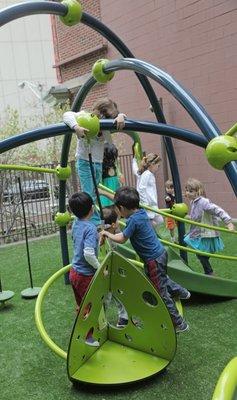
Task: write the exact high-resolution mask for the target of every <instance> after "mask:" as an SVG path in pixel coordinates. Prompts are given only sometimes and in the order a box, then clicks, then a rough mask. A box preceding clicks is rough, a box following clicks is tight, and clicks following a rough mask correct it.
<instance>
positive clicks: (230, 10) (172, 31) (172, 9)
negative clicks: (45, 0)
mask: <svg viewBox="0 0 237 400" xmlns="http://www.w3.org/2000/svg"><path fill="white" fill-rule="evenodd" d="M81 4H82V6H83V10H84V11H85V12H87V13H89V14H91V15H93V16H94V17H96V18H98V19H100V20H101V21H102V22H103V23H104V24H105V25H106V26H108V27H109V28H110V29H112V31H113V32H115V33H116V34H117V35H118V36H119V37H120V38H121V40H123V41H124V43H125V44H126V45H127V47H128V48H129V49H130V50H131V51H132V52H133V54H134V55H135V56H136V58H138V59H143V60H145V61H147V62H149V63H152V64H154V65H156V66H159V68H161V69H163V70H165V71H166V72H168V73H169V74H170V75H172V76H173V77H174V78H175V79H176V80H177V81H179V82H181V83H182V85H183V86H184V87H185V88H187V89H188V90H189V91H191V93H192V94H193V96H195V97H196V98H197V99H198V100H199V101H200V103H201V104H202V105H203V106H204V107H205V109H206V111H207V112H208V113H209V114H210V115H211V117H212V118H213V119H214V121H215V122H216V123H217V125H218V126H219V127H220V129H221V131H223V132H224V131H226V130H227V129H228V128H229V127H230V126H231V125H233V124H234V123H235V122H236V108H237V90H236V89H237V79H236V76H237V25H236V20H237V4H236V1H235V0H206V1H203V0H198V1H193V0H145V1H144V0H143V1H140V0H137V1H136V2H135V1H127V0H119V1H112V0H110V1H108V0H94V1H92V0H82V1H81ZM51 19H52V30H53V38H54V49H55V68H56V71H57V77H58V82H59V84H63V85H64V86H67V87H68V88H69V89H70V90H71V91H77V90H78V88H79V86H80V85H81V84H83V83H84V82H85V81H86V79H87V78H88V76H89V74H90V72H91V67H92V65H93V63H94V62H95V61H96V60H97V59H99V58H104V57H105V58H109V59H116V58H119V57H121V56H120V54H118V52H117V50H116V49H114V47H113V46H112V45H111V44H110V43H109V42H107V41H106V40H105V39H104V38H103V37H102V36H101V35H100V34H98V33H97V32H95V31H94V30H92V29H91V28H89V27H87V26H85V25H83V24H79V25H77V26H74V27H71V28H70V27H67V26H64V25H63V24H62V23H61V22H60V20H59V19H58V18H57V17H55V16H52V17H51ZM152 85H153V87H154V89H155V91H156V94H157V96H158V97H159V98H162V102H163V109H164V114H165V117H166V119H167V123H170V124H173V125H176V126H179V127H184V128H187V129H192V130H193V131H195V132H199V129H198V128H197V126H196V125H195V123H194V122H193V121H192V120H191V118H190V117H189V115H188V114H187V113H186V111H185V110H184V109H183V108H182V107H181V105H180V104H179V103H178V102H177V101H176V100H175V99H174V98H173V97H171V95H170V94H169V93H168V92H166V91H165V90H164V89H163V88H162V87H160V86H158V84H156V83H155V82H153V83H152ZM105 95H108V96H109V97H111V98H113V99H114V100H115V101H116V102H117V103H118V104H119V108H120V110H121V111H123V112H126V113H127V115H128V116H129V117H130V118H132V119H141V120H142V119H143V120H153V119H154V117H153V115H152V113H151V112H150V111H149V102H148V100H147V98H146V96H145V94H144V91H143V89H142V87H141V86H140V83H139V81H138V79H137V78H136V76H135V74H134V73H133V72H131V71H119V72H117V73H116V75H115V77H114V78H113V80H112V81H111V82H110V83H108V84H107V85H97V86H96V87H95V89H94V90H93V91H92V92H91V94H90V96H89V97H88V99H87V100H86V105H87V106H90V105H91V104H92V102H93V101H94V100H95V99H97V98H98V97H101V96H105ZM124 137H125V136H124V135H123V134H122V135H120V136H119V139H120V142H121V145H120V150H121V151H123V152H124V153H128V152H129V153H130V152H131V150H130V149H129V148H128V146H127V143H128V141H127V139H126V146H125V139H124ZM141 137H142V142H143V147H144V149H145V150H146V151H156V152H159V151H161V140H160V137H158V136H155V135H152V134H145V133H144V134H141ZM117 140H118V138H117ZM173 144H174V148H175V153H176V157H177V161H178V165H179V171H180V176H181V181H182V183H184V182H185V181H186V179H187V178H188V177H190V176H192V177H196V178H198V179H200V180H201V181H203V182H204V184H205V186H206V189H207V196H208V197H210V198H211V199H212V200H213V201H214V202H216V203H217V204H219V205H221V206H222V207H223V208H224V209H226V210H227V211H228V212H230V213H231V214H232V215H233V216H234V217H237V211H236V205H235V204H236V203H235V201H236V200H235V195H234V194H233V191H232V189H231V186H230V184H229V182H228V180H227V178H226V177H225V174H224V173H223V172H222V171H217V170H214V169H212V168H211V167H210V166H209V165H208V163H207V161H206V159H205V155H204V152H203V149H200V148H197V147H194V146H192V145H191V144H188V143H185V142H181V141H178V140H173ZM158 187H159V188H160V190H159V192H160V196H161V201H160V204H162V196H163V175H162V170H161V171H160V174H159V176H158Z"/></svg>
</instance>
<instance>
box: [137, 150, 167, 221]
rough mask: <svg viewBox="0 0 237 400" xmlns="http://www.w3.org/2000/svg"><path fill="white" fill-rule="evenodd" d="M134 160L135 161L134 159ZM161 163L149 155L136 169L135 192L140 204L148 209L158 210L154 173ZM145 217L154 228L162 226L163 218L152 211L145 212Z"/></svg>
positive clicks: (158, 157)
mask: <svg viewBox="0 0 237 400" xmlns="http://www.w3.org/2000/svg"><path fill="white" fill-rule="evenodd" d="M134 160H135V159H134ZM134 160H133V172H135V162H134ZM160 162H161V158H160V156H158V155H157V154H154V153H149V154H148V155H147V156H145V157H143V159H142V161H141V163H140V166H139V168H138V169H137V174H136V176H137V191H138V193H139V195H140V199H141V203H142V204H145V205H146V206H150V207H157V208H158V199H157V189H156V179H155V173H156V171H158V168H159V165H160ZM147 215H148V217H149V219H150V221H151V223H152V225H154V226H158V225H160V224H162V222H163V217H162V216H161V215H159V214H157V213H155V212H153V211H147Z"/></svg>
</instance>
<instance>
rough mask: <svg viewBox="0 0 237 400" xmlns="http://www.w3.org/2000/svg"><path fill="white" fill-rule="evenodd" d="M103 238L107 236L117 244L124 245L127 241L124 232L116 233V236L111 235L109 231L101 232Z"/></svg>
mask: <svg viewBox="0 0 237 400" xmlns="http://www.w3.org/2000/svg"><path fill="white" fill-rule="evenodd" d="M100 235H101V236H106V237H108V238H109V239H111V240H112V241H113V242H115V243H119V244H123V243H125V242H126V241H127V238H126V237H125V236H124V235H123V233H122V232H120V233H116V234H115V235H114V234H113V233H110V232H108V231H101V232H100Z"/></svg>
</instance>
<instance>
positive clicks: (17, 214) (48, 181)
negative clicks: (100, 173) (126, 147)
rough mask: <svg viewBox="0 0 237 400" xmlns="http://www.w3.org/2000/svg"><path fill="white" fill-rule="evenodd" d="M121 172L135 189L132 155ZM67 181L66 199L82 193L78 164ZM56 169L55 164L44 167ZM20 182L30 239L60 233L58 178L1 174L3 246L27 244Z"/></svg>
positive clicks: (0, 233)
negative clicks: (56, 222)
mask: <svg viewBox="0 0 237 400" xmlns="http://www.w3.org/2000/svg"><path fill="white" fill-rule="evenodd" d="M119 161H120V166H121V171H122V173H123V175H124V177H125V182H126V185H128V186H134V185H135V178H134V176H133V174H132V169H131V164H132V155H124V156H121V157H120V159H119ZM70 166H71V169H72V174H71V177H70V178H69V179H68V180H67V184H66V197H67V198H68V197H70V196H71V194H72V193H74V192H76V191H78V190H80V185H79V181H78V176H77V173H76V166H75V162H74V161H73V162H71V163H70ZM41 167H44V168H55V167H56V165H54V164H47V165H41ZM19 178H20V184H21V189H22V194H23V201H24V208H25V216H26V226H27V233H28V237H29V238H35V237H38V236H45V235H50V234H52V233H55V232H57V231H58V229H59V228H58V226H57V224H55V222H54V216H55V214H56V212H57V211H58V208H59V206H58V197H59V181H58V178H57V176H56V175H55V174H47V173H42V172H30V171H7V170H2V171H0V245H2V244H7V243H13V242H18V241H20V240H24V238H25V233H24V219H23V209H22V204H21V198H20V187H19Z"/></svg>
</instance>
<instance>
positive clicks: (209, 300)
mask: <svg viewBox="0 0 237 400" xmlns="http://www.w3.org/2000/svg"><path fill="white" fill-rule="evenodd" d="M229 300H232V299H231V298H229V297H228V298H227V297H220V296H213V295H208V294H198V293H192V295H191V297H190V299H188V300H182V303H183V304H184V305H185V307H188V306H198V305H200V304H215V303H222V302H225V301H229Z"/></svg>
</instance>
